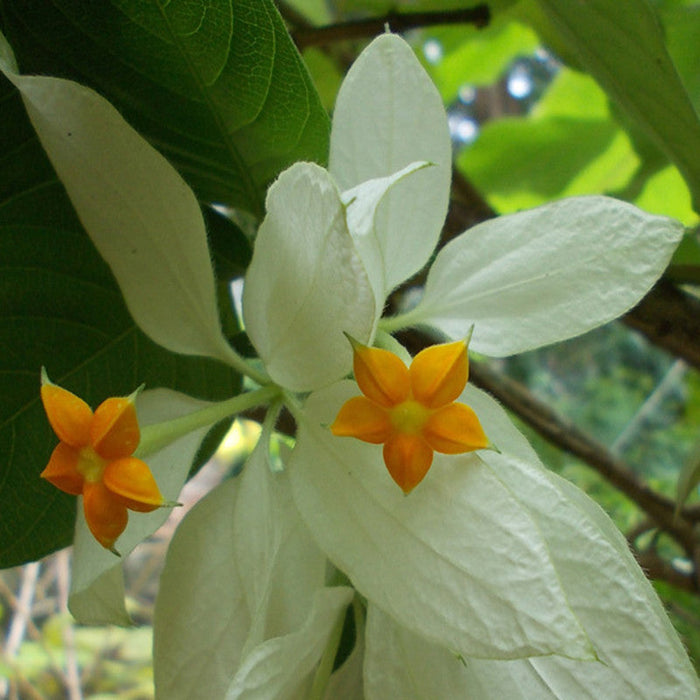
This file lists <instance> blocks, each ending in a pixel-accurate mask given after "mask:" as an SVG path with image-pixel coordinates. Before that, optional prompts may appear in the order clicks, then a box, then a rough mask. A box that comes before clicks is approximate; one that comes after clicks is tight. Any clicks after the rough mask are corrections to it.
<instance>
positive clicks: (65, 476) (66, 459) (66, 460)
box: [41, 442, 83, 496]
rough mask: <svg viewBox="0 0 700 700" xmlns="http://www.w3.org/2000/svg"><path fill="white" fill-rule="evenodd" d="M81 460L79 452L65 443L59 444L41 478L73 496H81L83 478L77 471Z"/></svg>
mask: <svg viewBox="0 0 700 700" xmlns="http://www.w3.org/2000/svg"><path fill="white" fill-rule="evenodd" d="M79 458H80V453H79V450H76V449H75V448H74V447H71V446H70V445H68V444H67V443H65V442H59V443H58V445H56V448H55V449H54V451H53V453H52V454H51V458H50V459H49V463H48V464H47V465H46V469H44V471H43V472H41V478H42V479H46V481H48V482H49V483H51V484H53V485H54V486H55V487H56V488H57V489H61V491H65V492H66V493H69V494H71V495H72V496H80V494H81V493H82V492H83V477H82V475H81V474H80V472H78V470H77V469H76V467H77V466H78V459H79Z"/></svg>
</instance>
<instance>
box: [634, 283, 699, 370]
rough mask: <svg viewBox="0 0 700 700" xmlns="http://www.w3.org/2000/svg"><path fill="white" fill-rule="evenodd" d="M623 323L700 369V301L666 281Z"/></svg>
mask: <svg viewBox="0 0 700 700" xmlns="http://www.w3.org/2000/svg"><path fill="white" fill-rule="evenodd" d="M622 320H623V321H624V322H625V323H626V324H627V325H628V326H629V327H630V328H634V329H635V330H636V331H639V332H640V333H642V334H643V335H645V336H646V337H647V338H648V339H649V340H650V341H651V342H652V343H654V344H655V345H658V346H659V347H661V348H664V349H665V350H668V351H669V352H670V353H672V354H673V355H676V356H677V357H681V358H683V359H684V360H685V361H686V362H687V363H688V364H692V365H693V366H694V367H696V368H698V369H700V301H698V300H697V299H696V298H694V297H692V296H690V294H686V293H684V292H682V291H681V290H679V289H678V288H677V287H675V286H674V285H673V284H672V283H671V282H670V281H668V280H667V279H662V280H661V281H660V282H659V283H658V284H657V285H656V286H655V287H654V288H653V289H652V290H651V291H650V292H649V293H648V294H647V295H646V296H645V297H644V299H642V301H641V302H640V303H639V304H638V305H637V306H636V307H635V308H634V309H632V310H631V311H629V312H628V313H627V314H626V315H625V316H623V318H622Z"/></svg>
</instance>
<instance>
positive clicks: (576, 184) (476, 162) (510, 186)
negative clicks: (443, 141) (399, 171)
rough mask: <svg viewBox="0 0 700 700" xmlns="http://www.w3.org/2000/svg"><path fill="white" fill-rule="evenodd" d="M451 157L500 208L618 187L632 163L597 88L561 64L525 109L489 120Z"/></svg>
mask: <svg viewBox="0 0 700 700" xmlns="http://www.w3.org/2000/svg"><path fill="white" fill-rule="evenodd" d="M457 162H458V165H459V167H460V169H462V170H463V171H464V172H465V173H466V175H467V177H468V178H469V179H470V180H471V181H472V182H473V183H474V185H475V186H476V187H477V188H478V189H479V190H480V191H481V192H484V193H485V195H486V196H487V198H488V200H489V202H490V203H491V205H492V206H493V207H494V208H495V209H496V210H497V211H499V212H501V213H504V214H505V213H511V212H516V211H519V210H521V209H524V208H528V207H534V206H537V205H540V204H545V203H546V202H548V201H550V200H551V199H553V198H559V197H564V196H571V195H580V194H605V193H607V192H610V191H618V190H619V189H621V188H622V187H624V186H625V185H626V184H627V182H628V180H629V178H630V177H631V175H632V174H633V173H634V171H635V167H636V166H637V163H638V161H637V158H636V156H635V154H634V152H633V151H632V148H631V146H630V143H629V139H628V138H627V137H626V135H625V133H624V132H623V131H622V130H621V129H620V128H619V127H618V126H617V125H616V124H615V122H614V121H613V120H612V119H611V117H610V114H609V110H608V99H607V96H606V95H605V93H604V92H603V90H601V89H600V87H599V86H598V85H597V84H596V82H595V81H594V80H593V79H592V78H590V77H589V76H587V75H584V74H582V73H577V72H575V71H572V70H569V69H566V68H564V69H562V70H561V71H560V72H559V73H558V75H557V77H556V79H555V80H554V81H553V82H552V84H551V85H550V86H549V88H548V89H547V92H546V93H545V95H544V97H543V98H542V100H541V101H540V102H538V103H537V105H536V106H535V107H534V108H533V110H532V112H531V113H530V114H529V115H527V116H522V117H507V118H504V119H500V120H497V121H491V122H488V123H487V124H485V125H484V128H483V129H482V131H481V133H480V135H479V138H478V139H477V140H476V142H475V143H474V144H473V145H471V146H470V147H469V148H467V149H465V150H464V151H463V153H461V154H460V156H459V157H458V160H457Z"/></svg>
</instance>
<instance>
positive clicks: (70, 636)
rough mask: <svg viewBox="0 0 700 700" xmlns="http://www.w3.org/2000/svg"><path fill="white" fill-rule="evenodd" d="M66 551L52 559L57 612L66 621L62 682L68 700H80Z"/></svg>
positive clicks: (68, 562)
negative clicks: (64, 663)
mask: <svg viewBox="0 0 700 700" xmlns="http://www.w3.org/2000/svg"><path fill="white" fill-rule="evenodd" d="M69 556H70V555H69V553H68V550H67V549H63V550H61V551H60V552H57V553H56V555H55V557H54V563H55V566H56V585H57V588H58V605H59V610H60V611H61V613H62V614H63V615H64V619H65V620H67V622H66V624H65V625H64V627H63V630H62V634H63V646H64V650H65V657H66V670H65V674H63V681H64V684H65V686H66V691H67V693H68V699H69V700H82V698H83V692H82V688H81V685H80V671H79V669H78V656H77V654H76V650H75V629H74V627H73V622H72V618H71V616H70V614H69V611H68V591H69V587H70V559H69Z"/></svg>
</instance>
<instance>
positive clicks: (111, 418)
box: [90, 396, 141, 459]
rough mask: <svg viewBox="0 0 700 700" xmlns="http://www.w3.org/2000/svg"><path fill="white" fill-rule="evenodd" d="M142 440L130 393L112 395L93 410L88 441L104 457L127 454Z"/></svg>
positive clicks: (127, 455)
mask: <svg viewBox="0 0 700 700" xmlns="http://www.w3.org/2000/svg"><path fill="white" fill-rule="evenodd" d="M140 439H141V431H140V430H139V423H138V419H137V418H136V407H135V406H134V400H133V397H132V396H128V397H114V398H109V399H107V400H106V401H103V402H102V403H101V404H100V405H99V406H98V407H97V409H95V417H94V418H93V420H92V425H91V426H90V444H91V445H92V446H93V448H94V449H95V452H97V454H99V455H100V457H102V458H103V459H119V458H121V457H129V456H130V455H131V454H133V452H134V450H135V449H136V448H137V447H138V444H139V440H140Z"/></svg>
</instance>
